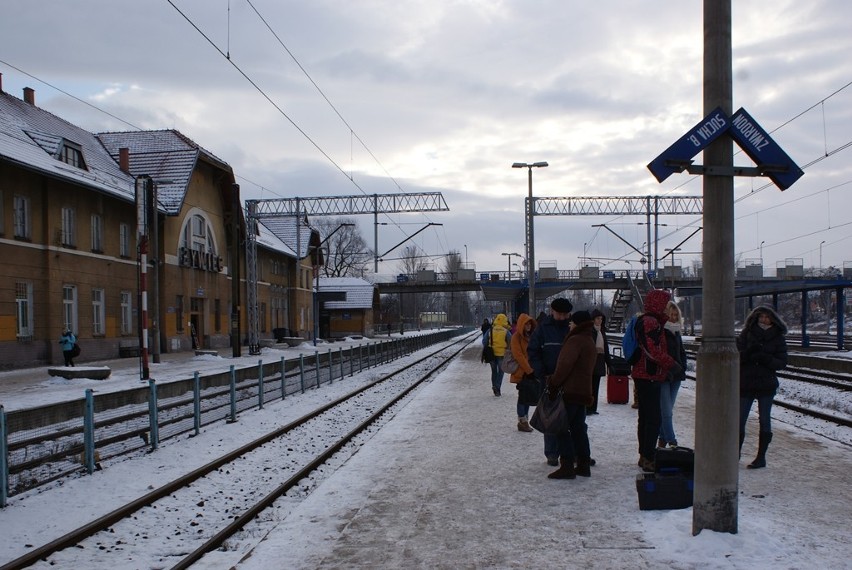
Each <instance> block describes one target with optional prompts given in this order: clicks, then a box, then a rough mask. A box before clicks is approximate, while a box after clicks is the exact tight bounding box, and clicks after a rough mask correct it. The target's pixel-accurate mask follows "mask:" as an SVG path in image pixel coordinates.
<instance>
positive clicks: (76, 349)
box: [71, 342, 80, 358]
mask: <svg viewBox="0 0 852 570" xmlns="http://www.w3.org/2000/svg"><path fill="white" fill-rule="evenodd" d="M71 356H72V357H73V358H76V357H78V356H80V345H79V344H77V343H76V342H75V343H74V346H73V347H72V348H71Z"/></svg>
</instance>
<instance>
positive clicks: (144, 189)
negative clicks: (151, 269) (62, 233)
mask: <svg viewBox="0 0 852 570" xmlns="http://www.w3.org/2000/svg"><path fill="white" fill-rule="evenodd" d="M150 190H151V179H150V178H149V177H147V176H140V177H139V178H137V179H136V221H137V238H138V240H139V304H140V308H141V316H140V319H139V321H140V322H139V326H140V335H141V338H140V339H139V346H140V347H141V350H140V352H139V359H140V362H139V367H140V376H139V378H140V380H148V379H149V378H150V375H151V371H150V369H149V367H148V202H149V200H150V198H151V197H150Z"/></svg>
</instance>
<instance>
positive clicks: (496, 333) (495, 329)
mask: <svg viewBox="0 0 852 570" xmlns="http://www.w3.org/2000/svg"><path fill="white" fill-rule="evenodd" d="M511 340H512V333H510V332H509V319H507V318H506V315H504V314H503V313H500V314H499V315H497V316H496V317H494V322H492V323H491V328H490V329H489V330H488V332H486V333H485V334H484V335H482V346H488V345H490V346H491V348H492V349H493V350H494V360H492V361H491V363H490V364H491V390H492V391H493V392H494V395H495V396H499V395H500V388H501V387H502V386H503V369H502V368H501V367H500V365H501V364H502V363H503V356H504V355H505V354H506V351H507V350H508V349H509V343H510V342H511Z"/></svg>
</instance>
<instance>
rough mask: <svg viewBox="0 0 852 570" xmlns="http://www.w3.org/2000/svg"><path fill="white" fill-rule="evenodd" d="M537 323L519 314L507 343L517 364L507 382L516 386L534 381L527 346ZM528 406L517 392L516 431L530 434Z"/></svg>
mask: <svg viewBox="0 0 852 570" xmlns="http://www.w3.org/2000/svg"><path fill="white" fill-rule="evenodd" d="M536 326H538V323H536V322H535V319H533V318H532V317H530V316H529V315H528V314H526V313H521V315H520V316H519V317H518V326H517V331H516V332H515V334H513V335H512V340H511V341H510V342H509V347H510V349H511V350H512V356H514V357H515V360H516V361H517V362H518V369H517V370H516V371H515V372H514V373H512V376H510V377H509V382H511V383H512V384H515V386H516V387H517V385H518V384H519V383H520V382H521V380H523V379H524V378H527V377H529V378H533V379H535V371H534V370H533V368H532V366H531V365H530V361H529V358H527V346H529V343H530V336H531V335H532V333H533V331H534V330H535V328H536ZM529 413H530V405H529V404H528V403H524V402H522V401H521V392H520V390H518V431H524V432H531V431H533V428H531V427H530V421H529Z"/></svg>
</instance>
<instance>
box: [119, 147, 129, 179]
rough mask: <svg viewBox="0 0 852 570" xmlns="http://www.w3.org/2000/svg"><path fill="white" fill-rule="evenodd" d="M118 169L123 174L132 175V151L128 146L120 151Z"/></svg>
mask: <svg viewBox="0 0 852 570" xmlns="http://www.w3.org/2000/svg"><path fill="white" fill-rule="evenodd" d="M118 167H119V168H120V169H121V170H122V172H126V173H127V174H130V149H129V148H127V147H126V146H124V147H121V148H120V149H118Z"/></svg>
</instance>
